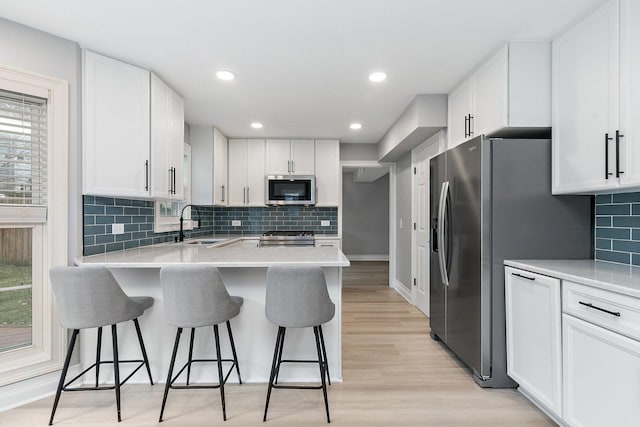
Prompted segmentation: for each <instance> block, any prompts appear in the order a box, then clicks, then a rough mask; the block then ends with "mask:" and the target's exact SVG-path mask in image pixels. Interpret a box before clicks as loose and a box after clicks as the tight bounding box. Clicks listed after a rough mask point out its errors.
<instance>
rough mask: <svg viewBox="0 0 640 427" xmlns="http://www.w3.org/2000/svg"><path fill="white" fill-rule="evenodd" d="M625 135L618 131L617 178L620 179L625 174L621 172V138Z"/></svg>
mask: <svg viewBox="0 0 640 427" xmlns="http://www.w3.org/2000/svg"><path fill="white" fill-rule="evenodd" d="M622 137H624V135H621V134H620V131H619V130H616V178H620V175H621V174H623V173H624V172H623V171H621V170H620V138H622Z"/></svg>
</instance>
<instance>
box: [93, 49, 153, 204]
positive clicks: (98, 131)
mask: <svg viewBox="0 0 640 427" xmlns="http://www.w3.org/2000/svg"><path fill="white" fill-rule="evenodd" d="M83 56H84V67H83V79H82V83H83V90H82V153H83V161H82V176H83V180H82V182H83V193H84V194H93V195H102V196H118V197H134V198H148V197H149V196H150V192H149V188H150V182H149V178H150V177H149V167H150V164H149V115H150V111H149V102H150V95H149V71H147V70H144V69H142V68H138V67H135V66H133V65H129V64H126V63H124V62H120V61H116V60H115V59H111V58H108V57H106V56H102V55H98V54H96V53H93V52H89V51H83Z"/></svg>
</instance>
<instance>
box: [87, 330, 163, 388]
mask: <svg viewBox="0 0 640 427" xmlns="http://www.w3.org/2000/svg"><path fill="white" fill-rule="evenodd" d="M133 324H134V325H136V334H137V335H138V342H139V343H140V350H142V358H143V359H144V366H146V368H147V374H148V375H149V382H150V383H151V385H153V378H151V367H149V359H148V358H147V349H146V348H145V347H144V341H143V340H142V332H140V324H138V319H133ZM96 385H97V383H96Z"/></svg>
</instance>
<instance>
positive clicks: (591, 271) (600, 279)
mask: <svg viewBox="0 0 640 427" xmlns="http://www.w3.org/2000/svg"><path fill="white" fill-rule="evenodd" d="M504 264H505V265H508V266H510V267H515V268H520V269H523V270H528V271H531V272H533V273H539V274H543V275H545V276H551V277H557V278H558V279H562V280H570V281H572V282H578V283H582V284H584V285H588V286H593V287H596V288H600V289H606V290H608V291H612V292H617V293H619V294H625V295H629V296H633V297H636V298H640V267H632V266H628V265H623V264H615V263H611V262H605V261H596V260H593V259H575V260H506V261H505V262H504Z"/></svg>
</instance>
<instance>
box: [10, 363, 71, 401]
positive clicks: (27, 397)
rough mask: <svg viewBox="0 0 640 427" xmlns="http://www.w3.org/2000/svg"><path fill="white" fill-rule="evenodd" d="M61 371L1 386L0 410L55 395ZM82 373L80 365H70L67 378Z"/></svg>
mask: <svg viewBox="0 0 640 427" xmlns="http://www.w3.org/2000/svg"><path fill="white" fill-rule="evenodd" d="M60 373H61V371H55V372H51V373H48V374H45V375H40V376H38V377H35V378H29V379H28V380H24V381H19V382H17V383H14V384H9V385H6V386H3V387H0V412H3V411H6V410H8V409H12V408H17V407H18V406H22V405H26V404H27V403H31V402H34V401H36V400H40V399H42V398H45V397H48V396H51V395H53V394H54V393H55V392H56V389H57V387H58V381H59V380H60ZM79 373H80V365H79V364H78V365H74V366H70V367H69V370H68V371H67V378H73V377H75V376H76V375H78V374H79Z"/></svg>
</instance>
